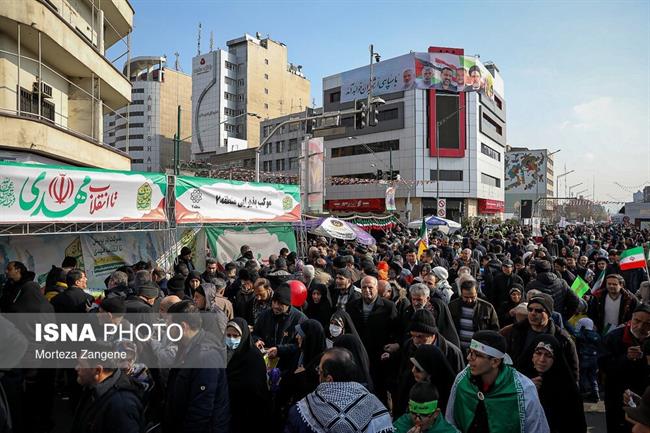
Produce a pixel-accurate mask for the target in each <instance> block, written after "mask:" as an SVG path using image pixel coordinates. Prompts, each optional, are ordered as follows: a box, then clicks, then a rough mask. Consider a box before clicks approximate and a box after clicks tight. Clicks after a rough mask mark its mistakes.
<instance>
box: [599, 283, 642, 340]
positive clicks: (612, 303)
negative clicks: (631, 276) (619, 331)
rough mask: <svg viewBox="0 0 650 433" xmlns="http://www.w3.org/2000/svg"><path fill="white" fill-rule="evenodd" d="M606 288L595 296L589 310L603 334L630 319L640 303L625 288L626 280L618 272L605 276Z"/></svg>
mask: <svg viewBox="0 0 650 433" xmlns="http://www.w3.org/2000/svg"><path fill="white" fill-rule="evenodd" d="M605 289H606V290H604V291H601V292H600V293H599V294H597V295H595V296H594V297H593V299H592V300H591V305H590V306H589V312H588V315H589V317H590V318H591V320H593V321H594V325H595V326H596V327H597V328H598V330H599V331H600V333H601V334H603V335H604V334H606V333H608V332H609V331H611V330H612V329H614V328H616V327H617V326H618V325H620V324H622V323H625V322H627V321H629V320H630V319H631V318H632V312H633V311H634V309H635V308H636V306H637V304H638V300H637V299H636V297H635V296H634V295H633V294H632V293H630V292H629V291H627V290H625V280H624V279H623V277H622V276H620V275H618V274H610V275H607V277H605Z"/></svg>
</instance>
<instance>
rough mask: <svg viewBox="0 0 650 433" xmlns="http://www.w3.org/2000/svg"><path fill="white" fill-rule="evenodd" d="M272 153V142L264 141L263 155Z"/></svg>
mask: <svg viewBox="0 0 650 433" xmlns="http://www.w3.org/2000/svg"><path fill="white" fill-rule="evenodd" d="M271 153H273V144H272V143H266V144H265V145H264V155H269V154H271Z"/></svg>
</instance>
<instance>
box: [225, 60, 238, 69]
mask: <svg viewBox="0 0 650 433" xmlns="http://www.w3.org/2000/svg"><path fill="white" fill-rule="evenodd" d="M225 63H226V69H230V70H231V71H236V70H237V69H238V68H237V65H235V64H234V63H230V62H229V61H228V60H226V62H225Z"/></svg>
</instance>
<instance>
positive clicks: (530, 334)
mask: <svg viewBox="0 0 650 433" xmlns="http://www.w3.org/2000/svg"><path fill="white" fill-rule="evenodd" d="M551 314H553V298H551V296H549V295H547V294H544V293H542V294H539V295H536V296H533V297H532V298H531V299H530V300H529V301H528V319H527V320H524V321H521V322H517V323H515V324H514V325H512V331H511V332H510V335H509V336H508V354H509V355H510V357H511V358H512V360H513V362H514V366H515V367H516V368H517V369H520V368H522V367H523V366H524V365H526V364H527V363H529V362H530V359H523V358H524V355H525V354H526V353H527V348H528V345H529V344H530V342H531V341H532V340H533V339H534V338H535V336H536V335H539V334H550V335H552V336H554V337H555V338H557V340H558V341H559V342H560V345H561V346H562V349H563V353H564V357H565V359H566V361H567V363H568V364H569V368H570V369H571V373H573V378H574V379H575V381H576V383H577V382H578V378H579V377H580V376H579V374H578V353H577V351H576V345H575V343H574V342H573V339H572V338H571V336H570V335H569V334H568V333H567V331H565V330H564V329H560V328H558V327H557V326H555V323H553V321H552V320H551Z"/></svg>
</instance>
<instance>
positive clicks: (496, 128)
mask: <svg viewBox="0 0 650 433" xmlns="http://www.w3.org/2000/svg"><path fill="white" fill-rule="evenodd" d="M483 120H485V122H484V123H483V125H485V126H487V128H488V129H491V130H492V131H494V132H496V133H497V134H498V135H503V128H501V125H499V124H498V123H497V122H495V121H494V120H492V118H491V117H490V116H488V115H487V114H485V113H483Z"/></svg>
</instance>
